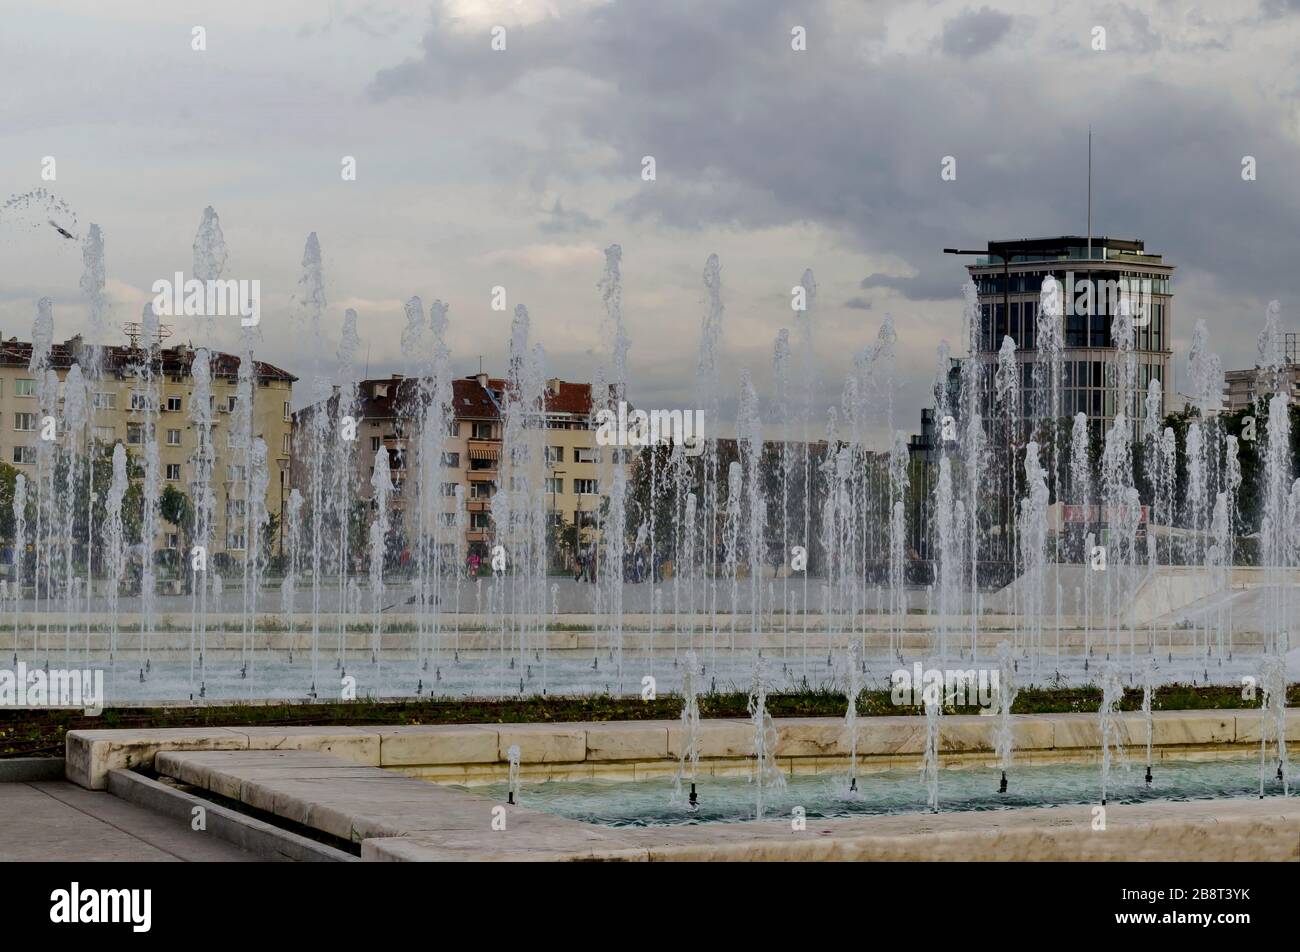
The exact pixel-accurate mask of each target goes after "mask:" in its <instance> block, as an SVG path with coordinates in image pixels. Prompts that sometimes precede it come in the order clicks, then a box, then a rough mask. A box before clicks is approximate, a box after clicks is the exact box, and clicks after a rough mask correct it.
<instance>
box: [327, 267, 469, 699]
mask: <svg viewBox="0 0 1300 952" xmlns="http://www.w3.org/2000/svg"><path fill="white" fill-rule="evenodd" d="M318 273H319V272H317V271H316V270H315V269H314V264H313V266H312V268H311V269H309V270H307V271H306V272H305V273H304V280H307V279H308V277H310V281H309V283H308V285H307V287H308V288H309V289H313V288H315V281H316V278H317V276H318ZM312 293H313V294H315V293H316V292H315V291H314V290H313V291H312ZM319 293H320V295H321V299H320V306H321V307H322V308H323V307H324V299H323V295H324V291H323V290H321V291H320V292H319ZM309 300H311V297H310V296H309ZM314 311H315V306H314V305H313V306H311V307H309V308H308V314H309V320H310V319H311V318H310V314H312V313H313V312H314ZM360 350H361V340H360V338H359V337H358V336H357V312H356V311H354V310H353V309H352V308H348V309H347V311H345V312H344V315H343V329H342V332H341V333H340V335H339V346H338V363H339V371H338V373H339V394H338V399H337V401H335V406H334V424H333V425H334V440H333V444H334V448H333V453H334V454H335V465H334V480H333V486H332V487H330V490H331V492H330V495H331V498H332V505H333V509H334V519H335V522H336V525H337V532H338V542H337V545H336V548H337V550H338V551H337V556H338V563H337V565H336V566H335V568H336V571H337V572H338V611H337V612H336V616H337V623H336V627H337V628H338V651H337V654H338V662H339V664H341V663H342V659H343V655H344V651H345V648H346V641H345V640H346V637H347V635H346V627H347V621H346V616H347V615H348V614H349V613H348V611H347V603H348V591H347V588H348V575H349V572H350V570H351V561H352V558H351V551H350V548H351V547H350V545H349V529H350V526H351V522H352V507H353V504H354V502H355V484H356V455H357V448H356V445H357V440H356V429H357V426H358V425H359V423H360V421H359V420H358V419H357V417H358V414H359V409H358V408H359V405H360V401H361V369H360V368H359V367H358V366H357V355H358V354H359V353H360ZM327 426H328V422H327V421H326V420H325V419H324V414H322V413H319V412H316V413H312V414H311V416H310V419H309V420H308V439H309V440H310V442H311V444H312V447H313V448H318V447H319V448H323V447H324V446H325V444H326V439H327V437H326V427H327ZM317 465H318V464H317V462H316V459H315V457H313V461H312V468H311V474H312V475H311V479H310V481H309V485H308V492H310V493H312V495H313V499H314V500H315V504H316V505H321V506H323V505H324V502H323V497H324V495H325V492H326V487H325V485H324V482H325V480H324V475H323V474H321V473H318V472H317V469H316V467H317ZM317 511H319V510H313V512H317ZM320 521H321V520H320V519H319V518H318V517H316V516H313V518H312V543H313V555H312V561H311V564H312V572H313V579H314V578H315V575H316V574H317V573H318V572H319V570H320V564H319V558H318V556H317V554H316V553H317V550H318V547H319V545H320V539H321V536H322V530H321V528H320V527H319V525H318V524H319V522H320ZM461 538H463V536H461ZM319 640H320V585H319V584H318V583H317V582H316V581H313V583H312V630H311V693H312V694H313V695H314V694H315V693H316V685H317V683H318V681H319V678H320V673H319V665H320V658H319V654H320V652H319V649H318V643H319Z"/></svg>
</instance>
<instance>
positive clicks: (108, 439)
mask: <svg viewBox="0 0 1300 952" xmlns="http://www.w3.org/2000/svg"><path fill="white" fill-rule="evenodd" d="M116 436H117V433H116V432H115V431H114V429H113V428H112V427H111V426H97V427H95V439H96V440H98V441H99V442H101V443H112V442H113V439H114V438H115V437H116Z"/></svg>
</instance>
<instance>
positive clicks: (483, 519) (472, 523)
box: [469, 512, 488, 529]
mask: <svg viewBox="0 0 1300 952" xmlns="http://www.w3.org/2000/svg"><path fill="white" fill-rule="evenodd" d="M469 527H470V528H471V529H486V528H487V527H488V514H487V513H486V512H471V513H470V514H469Z"/></svg>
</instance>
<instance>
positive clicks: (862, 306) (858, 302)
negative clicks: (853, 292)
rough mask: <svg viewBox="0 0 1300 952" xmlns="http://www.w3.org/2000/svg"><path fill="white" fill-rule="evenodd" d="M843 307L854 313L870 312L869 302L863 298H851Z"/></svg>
mask: <svg viewBox="0 0 1300 952" xmlns="http://www.w3.org/2000/svg"><path fill="white" fill-rule="evenodd" d="M844 306H845V307H847V308H849V309H850V310H854V311H869V310H871V302H870V301H868V300H867V299H866V298H864V297H852V298H849V299H848V300H847V301H845V302H844Z"/></svg>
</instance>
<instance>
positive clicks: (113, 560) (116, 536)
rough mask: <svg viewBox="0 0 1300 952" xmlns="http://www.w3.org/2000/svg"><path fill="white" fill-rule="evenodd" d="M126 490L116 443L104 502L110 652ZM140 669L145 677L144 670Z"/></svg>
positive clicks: (122, 452)
mask: <svg viewBox="0 0 1300 952" xmlns="http://www.w3.org/2000/svg"><path fill="white" fill-rule="evenodd" d="M126 488H127V478H126V448H125V447H124V446H122V444H121V443H117V444H114V446H113V476H112V480H111V482H110V483H109V486H108V495H107V497H106V498H105V500H104V519H105V530H104V547H105V548H106V549H107V550H108V551H107V562H108V565H107V569H108V614H109V618H110V619H111V621H110V623H109V624H110V625H111V627H110V629H109V638H108V641H109V645H110V648H109V650H110V653H111V652H112V651H113V649H114V648H115V647H116V645H117V635H118V617H117V608H118V598H119V597H120V595H121V593H122V576H123V575H124V574H125V572H126V535H125V532H124V531H123V526H122V499H123V498H124V497H125V496H126ZM87 660H89V659H87ZM140 670H141V674H143V673H144V669H143V668H141V669H140Z"/></svg>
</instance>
